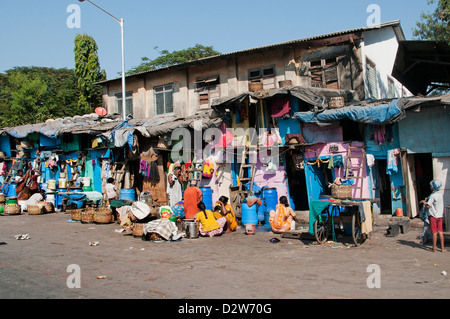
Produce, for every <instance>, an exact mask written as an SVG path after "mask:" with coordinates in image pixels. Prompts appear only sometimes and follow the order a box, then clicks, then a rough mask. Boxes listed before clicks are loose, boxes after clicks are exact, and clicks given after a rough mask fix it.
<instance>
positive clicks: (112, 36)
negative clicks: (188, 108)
mask: <svg viewBox="0 0 450 319" xmlns="http://www.w3.org/2000/svg"><path fill="white" fill-rule="evenodd" d="M91 1H93V2H94V3H95V4H97V5H99V6H100V7H102V8H103V9H105V10H106V11H108V12H109V13H111V14H112V15H114V16H115V17H117V18H119V19H120V18H123V19H124V30H125V32H124V34H125V36H124V38H125V46H124V47H125V69H126V70H129V69H131V68H133V67H135V66H138V65H139V64H140V63H141V58H142V57H148V58H150V59H154V58H156V57H158V56H159V53H158V51H161V50H168V51H174V50H182V49H186V48H188V47H192V46H195V44H202V45H204V46H212V47H213V48H214V49H215V50H217V51H219V52H221V53H229V52H234V51H239V50H245V49H251V48H256V47H260V46H264V45H269V44H276V43H280V42H284V41H290V40H295V39H301V38H306V37H310V36H316V35H322V34H326V33H331V32H335V31H343V30H348V29H353V28H360V27H365V26H367V20H368V18H369V17H370V16H373V14H374V11H369V12H368V11H367V10H368V6H369V5H371V4H376V5H377V6H378V8H379V16H380V20H381V21H380V22H381V23H383V22H389V21H393V20H400V22H401V26H402V28H403V32H404V34H405V37H406V39H407V40H412V39H413V37H412V30H413V29H414V27H415V25H416V22H417V21H418V20H419V19H420V14H421V13H422V12H424V11H425V12H429V11H432V9H433V7H431V6H429V5H428V1H427V0H370V1H366V0H341V1H332V0H314V1H311V0H308V1H304V0H278V1H276V0H227V1H217V0H208V1H206V0H191V1H186V0H172V1H152V0H127V1H124V0H91ZM73 5H77V6H79V9H80V10H79V15H76V13H77V12H76V11H73V10H71V8H72V6H73ZM75 18H78V19H75ZM68 21H69V23H68ZM74 22H79V25H74ZM77 34H88V35H90V36H91V37H93V38H94V39H95V41H96V42H97V45H98V47H99V49H98V55H99V59H100V67H101V68H102V69H104V70H105V71H106V74H107V78H108V79H111V78H116V77H119V76H120V72H121V67H122V65H121V61H122V55H121V38H120V24H119V23H118V22H117V21H116V20H114V19H113V18H112V17H111V16H109V15H107V14H106V13H104V12H102V11H101V10H99V9H98V8H96V7H95V6H93V5H92V4H91V3H89V2H87V1H84V2H80V1H78V0H42V1H38V0H15V1H11V0H10V1H6V0H3V1H1V3H0V72H2V73H3V72H5V71H6V70H9V69H11V68H14V67H16V66H42V67H53V68H68V69H73V68H74V67H75V63H74V52H73V50H74V39H75V37H76V35H77Z"/></svg>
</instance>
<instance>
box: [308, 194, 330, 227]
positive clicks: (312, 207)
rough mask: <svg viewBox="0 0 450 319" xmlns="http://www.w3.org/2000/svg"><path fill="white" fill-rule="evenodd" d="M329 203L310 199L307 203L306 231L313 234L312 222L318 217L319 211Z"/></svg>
mask: <svg viewBox="0 0 450 319" xmlns="http://www.w3.org/2000/svg"><path fill="white" fill-rule="evenodd" d="M330 205H331V202H329V201H321V200H316V201H311V202H310V203H309V229H308V232H309V233H310V234H311V235H314V222H315V221H316V220H317V219H318V218H319V215H320V213H322V211H323V210H324V209H325V208H327V207H328V206H330Z"/></svg>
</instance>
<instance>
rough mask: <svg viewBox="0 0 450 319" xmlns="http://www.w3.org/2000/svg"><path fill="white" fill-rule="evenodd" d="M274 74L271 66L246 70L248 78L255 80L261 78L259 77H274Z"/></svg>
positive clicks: (273, 68)
mask: <svg viewBox="0 0 450 319" xmlns="http://www.w3.org/2000/svg"><path fill="white" fill-rule="evenodd" d="M274 76H275V67H273V66H269V67H264V68H259V69H252V70H248V79H249V80H257V79H261V78H267V77H274Z"/></svg>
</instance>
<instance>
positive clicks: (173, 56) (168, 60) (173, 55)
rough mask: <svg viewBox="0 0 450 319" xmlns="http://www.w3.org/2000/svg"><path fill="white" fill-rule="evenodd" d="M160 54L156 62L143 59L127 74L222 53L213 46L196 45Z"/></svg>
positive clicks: (164, 51)
mask: <svg viewBox="0 0 450 319" xmlns="http://www.w3.org/2000/svg"><path fill="white" fill-rule="evenodd" d="M157 48H158V47H155V49H157ZM159 54H160V56H159V57H157V58H156V59H154V60H150V59H149V58H147V57H143V58H142V62H141V64H140V65H138V66H137V67H134V68H132V69H131V70H129V71H128V72H127V74H133V73H138V72H144V71H149V70H156V69H160V68H164V67H168V66H172V65H176V64H181V63H186V62H190V61H195V60H198V59H201V58H205V57H210V56H214V55H219V54H221V53H220V52H218V51H216V50H214V49H213V47H212V46H203V45H201V44H196V45H195V46H194V47H190V48H187V49H183V50H178V51H173V52H169V51H167V50H162V51H160V52H159Z"/></svg>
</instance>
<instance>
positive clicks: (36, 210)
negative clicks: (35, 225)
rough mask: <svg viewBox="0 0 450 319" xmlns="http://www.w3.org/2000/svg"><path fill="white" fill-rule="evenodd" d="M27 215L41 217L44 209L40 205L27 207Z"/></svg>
mask: <svg viewBox="0 0 450 319" xmlns="http://www.w3.org/2000/svg"><path fill="white" fill-rule="evenodd" d="M27 211H28V215H42V214H43V213H44V207H43V206H41V205H28V206H27Z"/></svg>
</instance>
